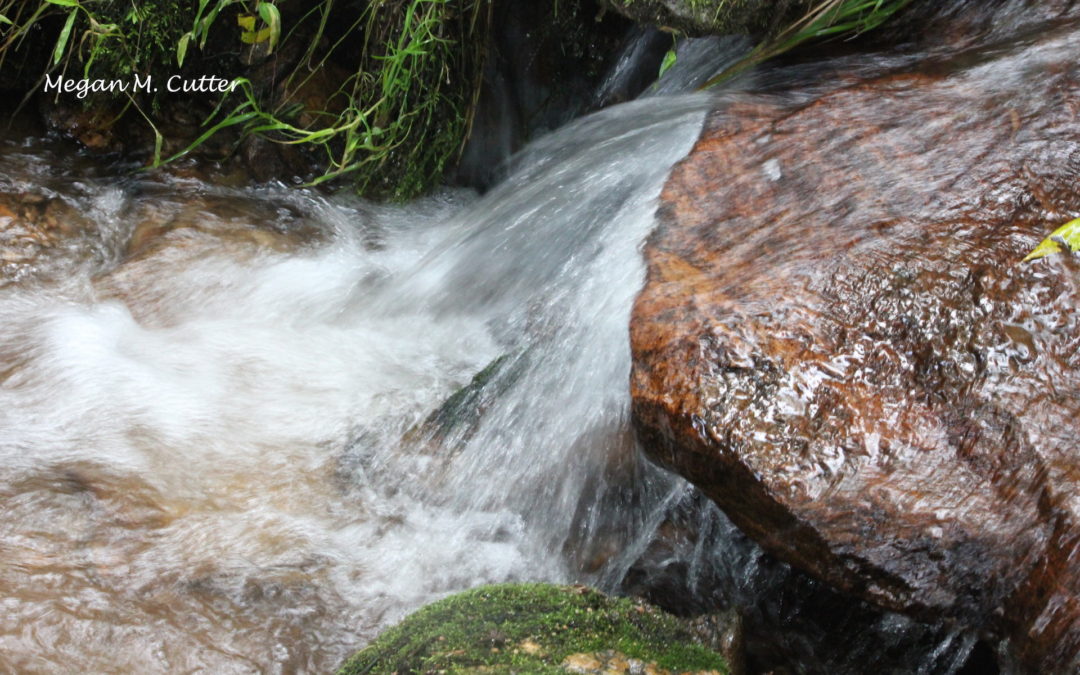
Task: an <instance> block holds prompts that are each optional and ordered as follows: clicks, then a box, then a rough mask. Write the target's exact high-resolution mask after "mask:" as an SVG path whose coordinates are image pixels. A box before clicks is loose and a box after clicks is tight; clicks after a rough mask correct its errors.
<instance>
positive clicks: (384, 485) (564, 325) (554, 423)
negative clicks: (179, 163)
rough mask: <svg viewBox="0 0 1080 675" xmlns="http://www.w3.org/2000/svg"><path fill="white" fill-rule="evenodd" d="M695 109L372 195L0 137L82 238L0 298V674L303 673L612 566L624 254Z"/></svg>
mask: <svg viewBox="0 0 1080 675" xmlns="http://www.w3.org/2000/svg"><path fill="white" fill-rule="evenodd" d="M707 105H708V102H707V100H706V99H705V98H702V97H683V98H669V99H664V100H655V99H654V100H646V101H640V102H636V103H631V104H627V105H623V106H620V107H618V108H615V109H611V110H609V111H606V112H603V113H600V114H597V115H594V116H592V117H589V118H587V119H584V120H582V121H580V122H578V123H575V124H573V125H571V126H570V127H568V128H566V129H563V130H561V131H559V132H557V133H555V134H554V135H552V136H550V137H548V138H546V139H544V140H542V141H540V142H539V143H537V144H535V145H534V146H532V147H531V148H530V149H529V150H528V151H527V152H525V153H524V154H523V155H522V156H521V157H520V158H519V159H518V160H517V162H516V165H517V169H516V170H515V172H514V173H513V175H512V176H511V177H510V178H509V179H508V180H507V181H506V182H505V183H504V184H503V185H502V186H500V187H498V188H497V189H495V190H494V191H492V192H491V193H489V194H488V195H487V196H485V197H484V198H482V199H477V198H475V197H474V196H471V195H470V194H468V193H447V194H443V195H441V196H438V197H435V198H432V199H428V200H425V201H423V202H420V203H416V204H412V205H408V206H403V207H395V208H390V207H375V206H372V205H369V204H365V203H362V202H359V201H358V200H355V199H349V198H335V199H329V200H328V199H324V198H322V197H319V196H317V195H315V194H313V193H310V192H306V191H297V190H287V189H285V188H280V189H272V188H266V189H259V190H240V189H228V188H221V187H214V186H212V185H209V184H206V183H203V182H201V181H199V180H196V179H193V178H177V177H173V178H161V177H158V178H148V177H145V176H142V177H134V178H132V177H124V176H123V175H115V174H112V173H110V172H109V171H106V170H100V169H91V168H87V169H86V170H85V171H82V172H80V171H61V170H58V169H55V168H54V167H57V166H61V165H62V164H63V159H62V158H58V157H56V156H54V155H52V154H50V153H51V152H52V150H50V149H49V146H48V144H47V143H44V142H43V143H42V144H40V146H35V145H33V144H24V145H15V144H7V145H5V146H4V147H3V148H2V149H0V154H2V157H0V160H2V162H0V187H2V188H3V191H5V192H18V191H31V192H34V193H36V194H39V195H41V196H43V197H44V198H46V199H48V200H51V201H52V202H55V204H56V205H57V206H58V207H63V208H61V212H65V211H64V209H67V212H70V213H71V214H72V215H71V218H73V219H78V218H82V219H84V220H86V221H87V223H85V225H86V226H85V227H75V228H73V229H74V233H72V234H70V235H69V238H68V239H66V240H64V241H63V242H61V243H59V244H56V245H55V246H53V247H52V248H48V247H46V248H44V249H43V250H42V251H41V253H40V256H39V259H38V260H37V261H36V262H35V263H34V264H33V265H30V266H27V267H23V268H19V271H18V273H17V274H15V275H14V276H13V277H12V278H9V279H7V280H3V284H4V285H0V326H2V327H3V328H2V332H0V508H2V510H3V513H4V518H3V519H2V521H0V556H2V560H3V565H2V567H0V670H3V671H11V672H71V671H74V670H78V671H81V672H150V673H156V672H162V673H164V672H189V671H194V670H200V671H205V672H215V673H231V672H238V673H239V672H326V671H328V670H330V669H332V668H333V667H334V666H336V665H337V664H338V663H339V662H340V661H341V659H342V658H344V657H345V656H346V655H347V654H348V653H349V652H350V651H351V650H353V649H355V648H357V647H359V646H362V645H363V644H364V642H365V641H366V640H368V639H370V638H371V637H372V636H373V635H374V634H375V633H376V632H377V631H378V630H379V629H380V628H382V627H385V626H386V625H387V624H388V623H390V622H393V621H394V620H396V619H398V618H400V617H401V616H402V615H403V614H404V613H406V612H407V611H409V610H412V609H414V608H416V607H418V606H419V605H421V604H424V603H426V602H429V601H431V600H433V599H435V598H437V597H439V596H441V595H444V594H447V593H449V592H452V591H456V590H460V589H464V588H467V587H470V586H474V585H477V584H480V583H485V582H500V581H509V580H525V579H533V580H552V581H566V580H576V579H593V580H597V579H599V577H600V576H601V575H603V574H614V573H616V572H617V571H616V572H613V571H612V570H614V569H615V568H617V567H618V566H619V565H625V564H628V563H625V561H623V562H620V558H619V556H618V555H614V554H612V553H611V552H610V551H609V552H608V554H607V555H605V554H603V551H602V549H603V548H604V546H603V545H600V544H596V543H595V542H597V541H600V540H602V539H603V537H602V536H601V533H600V530H601V529H602V527H603V525H602V523H601V522H600V519H599V517H598V515H597V514H598V512H599V511H598V509H599V508H600V506H601V502H602V501H603V500H605V499H607V500H610V499H612V497H611V494H612V492H611V490H610V489H609V487H610V486H612V485H616V484H617V483H618V481H615V480H613V479H612V477H613V476H614V477H618V476H620V475H624V474H625V473H626V472H634V471H637V468H635V467H636V466H637V461H638V460H637V459H636V455H635V454H634V453H633V447H632V443H631V442H630V440H629V430H628V422H627V415H628V406H629V400H628V393H627V376H628V372H629V364H630V359H629V345H628V334H627V323H628V318H629V312H630V306H631V302H632V299H633V297H634V295H635V294H636V293H637V291H638V289H639V288H640V286H641V283H642V279H643V263H642V261H641V257H640V253H639V246H640V244H641V242H642V240H643V238H644V237H645V235H646V234H647V233H648V231H649V229H650V228H651V227H652V223H653V212H654V210H655V208H656V198H657V195H658V193H659V190H660V187H661V185H662V183H663V181H664V179H665V177H666V175H667V173H668V171H669V169H670V167H671V165H672V164H673V163H674V162H675V161H677V160H678V159H679V158H680V157H681V156H683V155H684V154H685V153H686V152H687V151H688V150H689V148H690V145H691V143H692V142H693V140H694V138H695V136H696V134H697V131H698V129H699V127H700V125H701V121H702V119H703V115H704V112H705V110H706V107H707ZM80 222H81V221H80ZM488 366H491V367H490V368H488ZM485 368H487V370H486V371H485ZM481 371H485V375H484V376H483V378H482V381H478V382H477V383H476V385H475V386H473V387H471V388H470V389H467V390H465V394H466V395H465V396H464V397H462V396H461V395H459V396H458V397H457V399H455V400H456V401H457V402H458V403H459V404H455V405H450V406H443V403H444V402H445V401H447V399H448V398H450V397H451V395H453V394H454V392H455V391H458V390H459V389H460V388H461V387H463V386H465V385H468V384H469V383H470V381H471V380H472V378H473V377H474V376H475V375H477V374H478V373H480V372H481ZM463 398H464V399H467V400H466V401H465V403H463V404H461V403H460V402H461V400H462V399H463ZM440 406H443V407H442V408H441V411H442V412H441V413H440V414H439V415H436V416H435V417H433V413H435V411H436V410H440ZM436 417H437V419H436ZM429 418H431V419H429ZM425 420H428V421H427V422H426V423H425ZM668 487H669V486H667V485H666V484H665V485H664V486H661V487H660V488H659V489H658V491H657V495H658V496H657V499H660V500H662V499H663V498H664V494H666V492H665V490H667V489H668ZM611 536H614V535H611ZM590 542H593V543H590ZM590 547H591V548H590ZM597 551H599V553H597ZM594 554H595V555H594ZM632 554H633V552H632V551H629V552H626V553H625V556H632ZM597 556H598V557H597ZM589 557H593V558H596V560H592V561H590V560H586V558H589ZM590 575H592V576H590Z"/></svg>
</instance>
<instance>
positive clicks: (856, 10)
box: [701, 0, 911, 89]
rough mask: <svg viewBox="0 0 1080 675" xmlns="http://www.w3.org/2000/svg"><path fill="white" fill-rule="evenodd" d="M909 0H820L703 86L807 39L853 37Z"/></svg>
mask: <svg viewBox="0 0 1080 675" xmlns="http://www.w3.org/2000/svg"><path fill="white" fill-rule="evenodd" d="M910 2H911V0H822V2H819V3H817V4H815V5H813V6H812V7H811V8H810V9H808V10H807V11H806V13H805V14H803V16H802V17H800V18H799V19H797V20H796V21H794V22H792V23H791V24H789V25H788V26H787V27H786V28H784V29H783V30H781V31H780V32H779V33H777V34H776V35H774V36H772V37H770V38H767V39H765V40H764V41H762V42H760V43H759V44H758V45H757V46H756V47H754V49H753V50H751V51H750V53H749V54H747V55H746V56H745V57H743V58H742V59H740V60H739V61H737V62H736V63H734V64H732V65H731V66H730V67H728V68H727V69H725V70H724V71H723V72H721V73H719V74H717V75H716V76H714V77H713V78H712V79H710V80H709V81H708V82H706V83H705V84H704V85H702V87H701V88H702V89H708V88H709V87H713V86H715V85H717V84H719V83H721V82H724V81H725V80H729V79H731V78H732V77H735V76H736V75H738V74H739V73H741V72H743V71H745V70H747V69H749V68H752V67H754V66H756V65H758V64H759V63H762V62H763V61H767V60H769V59H771V58H773V57H775V56H779V55H780V54H783V53H784V52H787V51H789V50H791V49H794V48H795V47H798V46H799V45H801V44H803V43H804V42H807V41H809V40H816V39H822V38H829V37H838V36H852V35H858V34H860V33H865V32H867V31H870V30H873V29H875V28H877V27H878V26H880V25H881V24H883V23H885V21H887V20H888V19H889V18H891V17H892V16H893V15H894V14H896V13H897V12H898V11H900V10H901V9H903V8H904V7H905V6H907V5H908V4H910Z"/></svg>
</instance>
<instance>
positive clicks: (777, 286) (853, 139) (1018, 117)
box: [631, 21, 1080, 672]
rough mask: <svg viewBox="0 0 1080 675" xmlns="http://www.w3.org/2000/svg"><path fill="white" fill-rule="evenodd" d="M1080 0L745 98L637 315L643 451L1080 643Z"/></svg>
mask: <svg viewBox="0 0 1080 675" xmlns="http://www.w3.org/2000/svg"><path fill="white" fill-rule="evenodd" d="M1078 36H1080V26H1078V25H1077V23H1076V22H1071V21H1064V22H1062V21H1059V22H1057V23H1056V24H1055V25H1054V26H1053V29H1052V30H1046V31H1043V32H1042V33H1041V34H1039V37H1037V38H1036V39H1026V40H1024V41H1017V42H1016V43H1014V44H1010V45H1007V46H1006V47H999V48H996V49H994V50H972V51H969V52H966V53H964V54H961V55H960V56H959V57H957V58H955V59H953V60H950V61H944V60H942V59H941V58H935V59H933V61H932V63H931V62H927V63H926V64H924V65H922V66H916V67H912V68H909V69H908V70H906V71H905V72H903V73H899V74H897V73H896V72H893V73H891V74H889V75H882V76H878V77H872V78H868V79H862V80H860V81H857V82H851V81H849V82H848V83H847V84H845V85H844V86H840V87H838V88H833V89H831V90H829V91H827V92H826V93H822V94H820V95H818V96H816V97H814V98H812V100H810V101H806V100H801V101H799V102H798V103H792V102H790V99H788V100H786V101H785V100H779V99H770V98H764V97H763V98H752V99H747V98H743V99H741V100H733V99H727V100H726V101H725V102H721V103H720V104H719V105H718V109H717V110H716V112H715V113H714V114H713V115H711V116H710V118H709V120H708V121H707V123H706V128H705V130H704V132H703V134H702V137H701V139H700V140H699V142H698V144H697V146H696V147H695V149H694V150H693V151H692V153H691V154H690V156H689V157H688V158H687V159H686V160H684V161H683V162H682V163H681V164H680V165H679V166H678V167H677V168H676V169H675V171H674V172H673V174H672V176H671V179H670V181H669V182H668V184H667V186H666V188H665V190H664V193H663V196H662V206H661V209H660V212H659V220H660V225H659V227H658V229H657V231H656V232H655V233H654V235H653V236H652V238H651V239H650V241H649V243H648V246H647V249H646V258H647V261H648V280H647V283H646V286H645V288H644V290H643V292H642V294H641V295H640V297H639V298H638V300H637V303H636V305H635V308H634V314H633V319H632V324H631V339H632V345H633V354H634V366H633V373H632V383H631V384H632V394H633V405H634V414H635V420H636V424H637V426H638V430H639V433H640V435H641V436H642V439H643V441H644V442H645V445H646V448H647V450H648V452H649V453H650V454H651V455H652V456H653V457H654V458H655V459H657V460H658V461H660V462H661V463H664V464H666V465H668V466H670V467H672V468H674V469H675V470H677V471H678V472H680V473H682V474H683V475H685V476H687V477H688V478H689V479H690V480H692V481H693V482H694V483H696V484H697V485H698V486H700V487H701V488H702V489H703V490H704V491H706V492H707V494H709V495H710V496H711V497H712V498H713V499H714V500H715V501H716V502H718V503H719V504H720V505H721V506H722V507H723V508H724V510H725V511H726V512H727V513H728V514H729V516H730V517H731V518H732V519H733V520H734V521H735V522H736V523H737V524H738V525H739V526H740V527H742V528H743V529H744V530H745V531H746V532H747V533H749V534H750V535H751V536H753V537H754V538H755V539H757V540H758V541H759V542H760V543H761V544H762V545H763V546H764V547H765V548H766V549H767V550H769V551H771V552H773V553H775V554H776V555H778V556H780V557H781V558H783V559H785V560H787V561H789V562H791V563H792V564H794V565H796V566H798V567H801V568H803V569H805V570H808V571H810V572H811V573H813V574H814V575H816V576H818V577H820V578H822V579H824V580H826V581H828V582H829V583H831V584H833V585H834V586H836V587H838V588H840V589H842V590H845V591H847V592H850V593H852V594H855V595H858V596H860V597H863V598H866V599H869V600H871V601H874V602H876V603H878V604H880V605H883V606H885V607H888V608H892V609H897V610H901V611H906V612H910V613H914V614H917V615H921V616H933V617H940V616H942V615H946V616H953V617H956V618H957V619H958V620H959V621H962V622H966V623H968V624H970V625H973V626H979V627H982V628H984V629H986V630H987V631H989V632H990V633H991V634H996V635H998V636H1001V637H1008V638H1010V640H1009V643H1008V645H1009V649H1008V651H1009V654H1010V655H1011V657H1012V658H1014V659H1016V660H1017V661H1018V662H1019V663H1020V664H1021V665H1022V666H1023V667H1026V668H1030V669H1041V670H1043V671H1044V672H1065V671H1067V670H1071V669H1073V668H1075V667H1077V666H1078V665H1080V443H1078V438H1080V313H1078V301H1077V298H1078V295H1077V290H1078V284H1080V262H1078V261H1077V259H1076V258H1073V257H1071V256H1058V257H1055V258H1050V259H1045V260H1041V261H1036V262H1032V263H1021V262H1020V261H1021V260H1022V258H1023V257H1024V255H1025V254H1026V253H1027V252H1028V251H1030V250H1031V249H1032V248H1033V247H1034V246H1035V245H1036V244H1037V243H1038V242H1039V241H1040V240H1041V239H1042V238H1043V237H1044V236H1046V234H1047V233H1049V232H1050V231H1051V230H1053V229H1054V228H1055V227H1057V226H1058V225H1059V224H1061V223H1062V222H1064V221H1066V220H1069V219H1071V218H1075V217H1077V216H1080V182H1078V177H1080V118H1078V115H1080V89H1078V84H1080V67H1078V66H1077V64H1078V63H1080V40H1078V39H1077V37H1078Z"/></svg>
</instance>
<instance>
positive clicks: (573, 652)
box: [338, 584, 729, 675]
mask: <svg viewBox="0 0 1080 675" xmlns="http://www.w3.org/2000/svg"><path fill="white" fill-rule="evenodd" d="M567 672H578V673H592V672H641V673H656V674H658V675H659V674H661V673H665V672H666V673H691V672H692V673H724V674H726V673H728V672H729V671H728V667H727V664H726V662H725V660H724V657H723V656H721V655H720V654H718V653H717V652H714V651H712V650H710V649H707V648H706V647H704V646H703V645H701V644H700V643H699V641H698V639H697V638H696V636H695V634H694V632H693V631H692V630H691V629H690V628H689V627H688V625H687V624H686V623H685V622H684V621H682V620H680V619H678V618H676V617H674V616H671V615H670V614H667V613H665V612H663V611H661V610H659V609H656V608H655V607H651V606H649V605H646V604H642V603H640V602H635V601H633V600H629V599H626V598H611V597H608V596H606V595H604V594H602V593H600V592H598V591H595V590H593V589H589V588H585V587H581V586H553V585H548V584H507V585H499V586H483V587H480V588H476V589H473V590H470V591H465V592H464V593H459V594H457V595H453V596H451V597H448V598H445V599H443V600H440V601H438V602H435V603H433V604H431V605H428V606H427V607H424V608H423V609H421V610H419V611H418V612H416V613H414V614H412V615H411V616H409V617H407V618H406V619H405V620H404V621H402V622H401V623H400V624H398V625H397V626H395V627H393V628H391V629H389V630H387V631H386V632H385V633H383V634H382V635H381V636H379V638H378V639H376V640H375V641H374V642H373V643H372V644H371V645H369V646H368V647H367V648H365V649H363V650H361V651H360V652H357V653H356V654H355V655H354V656H353V657H352V658H350V659H349V660H348V661H346V662H345V665H344V666H342V668H341V670H339V671H338V675H360V674H361V673H365V674H379V673H381V674H388V673H400V674H402V675H404V674H405V673H529V674H530V675H531V674H533V673H535V674H538V675H540V674H543V673H567Z"/></svg>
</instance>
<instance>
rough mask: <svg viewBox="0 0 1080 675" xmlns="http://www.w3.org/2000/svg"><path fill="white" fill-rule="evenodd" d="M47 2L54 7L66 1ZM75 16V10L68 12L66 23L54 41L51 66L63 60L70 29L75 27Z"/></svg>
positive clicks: (50, 0)
mask: <svg viewBox="0 0 1080 675" xmlns="http://www.w3.org/2000/svg"><path fill="white" fill-rule="evenodd" d="M49 2H51V3H53V4H54V5H63V4H66V3H67V2H68V0H49ZM73 4H74V3H73ZM77 15H78V12H77V10H74V9H73V10H71V11H70V12H68V18H67V21H65V22H64V27H63V28H62V29H61V30H60V37H58V38H57V39H56V46H55V47H53V65H56V64H57V63H60V59H62V58H64V50H65V49H67V43H68V40H69V39H70V38H71V29H72V28H74V27H75V17H76V16H77Z"/></svg>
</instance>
